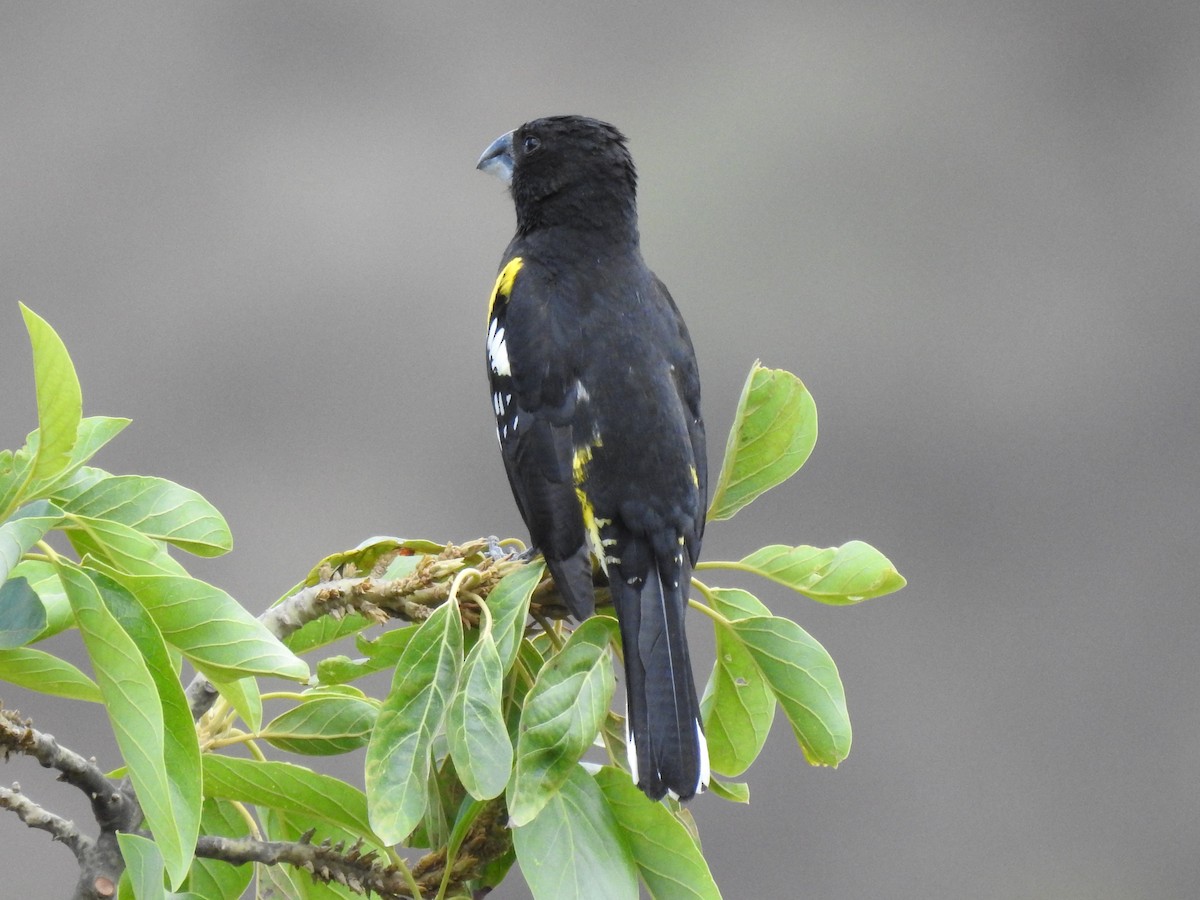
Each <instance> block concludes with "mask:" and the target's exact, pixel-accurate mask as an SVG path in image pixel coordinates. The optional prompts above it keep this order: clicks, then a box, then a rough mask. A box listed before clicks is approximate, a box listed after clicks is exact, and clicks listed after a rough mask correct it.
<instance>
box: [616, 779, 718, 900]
mask: <svg viewBox="0 0 1200 900" xmlns="http://www.w3.org/2000/svg"><path fill="white" fill-rule="evenodd" d="M596 783H597V784H598V785H599V786H600V790H601V791H602V792H603V793H604V798H605V799H606V800H607V801H608V805H609V808H610V809H612V811H613V814H614V816H615V818H616V822H617V826H618V828H620V830H621V832H622V834H623V835H624V837H625V843H626V845H628V847H629V849H630V850H631V851H632V853H633V860H634V862H635V863H636V864H637V867H638V873H639V874H640V875H641V876H642V880H643V881H644V882H646V887H647V888H649V889H650V896H651V897H653V898H654V900H721V892H720V891H719V890H717V883H716V882H715V881H713V877H712V873H711V872H710V871H709V869H708V863H707V862H705V860H704V854H703V853H701V852H700V848H699V847H698V846H697V845H696V842H695V841H694V840H692V836H691V834H690V833H689V832H688V830H687V828H685V827H684V826H683V824H682V823H681V822H680V821H679V820H678V819H676V818H675V817H674V816H673V815H671V813H670V812H669V811H668V810H667V808H666V807H665V806H663V805H662V804H661V803H655V802H654V801H653V800H650V799H648V798H647V797H646V795H645V794H643V793H642V792H641V791H639V790H638V789H637V787H636V786H635V785H634V783H633V781H632V780H631V779H630V777H629V773H627V772H622V771H621V770H620V769H614V768H612V767H611V766H605V767H604V768H602V769H601V770H600V771H599V772H597V773H596Z"/></svg>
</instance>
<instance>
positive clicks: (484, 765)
mask: <svg viewBox="0 0 1200 900" xmlns="http://www.w3.org/2000/svg"><path fill="white" fill-rule="evenodd" d="M513 652H514V655H515V653H516V644H515V642H514V644H513ZM503 688H504V674H503V672H502V671H501V662H500V653H499V651H498V650H497V649H496V642H495V640H494V639H493V638H492V629H491V628H485V629H483V630H482V631H481V632H480V634H479V639H478V640H477V641H476V642H475V646H474V647H472V648H471V652H470V653H468V654H467V660H466V662H465V663H464V664H463V672H462V681H461V683H460V685H459V688H458V691H457V692H455V694H454V696H453V698H452V699H451V701H450V709H449V711H448V713H447V716H446V738H447V740H448V742H449V744H450V755H451V757H452V758H453V759H454V767H455V769H457V771H458V777H459V779H460V780H461V781H462V784H463V787H465V788H466V789H467V792H468V793H470V795H471V796H472V797H474V798H476V799H477V800H490V799H491V798H492V797H497V796H499V795H500V792H501V791H503V790H504V786H505V785H506V784H508V776H509V774H510V773H511V772H512V764H513V747H512V741H510V740H509V738H508V729H507V728H505V726H504V713H503V710H502V708H501V703H502V693H503Z"/></svg>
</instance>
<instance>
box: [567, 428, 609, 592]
mask: <svg viewBox="0 0 1200 900" xmlns="http://www.w3.org/2000/svg"><path fill="white" fill-rule="evenodd" d="M599 446H601V442H600V438H599V437H596V438H595V439H594V440H593V441H592V443H590V444H585V445H584V446H582V447H576V448H575V453H574V455H573V456H572V457H571V474H572V476H573V477H574V480H575V496H576V497H578V498H579V508H580V509H581V510H582V511H583V528H584V531H585V532H586V533H587V541H588V549H590V550H591V551H592V555H593V556H595V557H596V559H597V560H599V561H600V568H602V569H603V570H604V572H605V574H608V557H607V554H606V553H605V552H604V542H603V541H602V540H601V539H600V526H602V525H608V524H610V520H608V519H598V518H596V511H595V509H593V508H592V502H591V501H590V500H589V499H588V496H587V491H586V490H584V482H585V481H586V480H587V465H588V463H590V462H591V461H592V450H593V449H595V448H596V447H599Z"/></svg>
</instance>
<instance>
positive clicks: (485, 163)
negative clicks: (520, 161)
mask: <svg viewBox="0 0 1200 900" xmlns="http://www.w3.org/2000/svg"><path fill="white" fill-rule="evenodd" d="M512 151H513V133H512V132H511V131H510V132H509V133H508V134H502V135H500V137H498V138H496V140H494V141H492V144H491V146H490V147H488V148H487V149H486V150H484V151H483V156H481V157H479V162H478V163H477V164H476V165H475V168H477V169H478V170H479V171H480V172H487V173H488V174H489V175H495V176H496V177H497V178H499V179H500V180H501V181H503V182H504V183H505V184H512V175H513V152H512Z"/></svg>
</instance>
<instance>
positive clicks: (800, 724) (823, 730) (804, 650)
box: [730, 616, 851, 766]
mask: <svg viewBox="0 0 1200 900" xmlns="http://www.w3.org/2000/svg"><path fill="white" fill-rule="evenodd" d="M730 627H731V629H732V631H733V633H734V634H735V635H736V636H737V637H738V639H739V640H741V642H742V643H743V644H744V645H745V647H746V649H747V650H749V651H750V655H751V656H753V657H754V662H755V663H756V664H757V665H758V667H759V669H760V670H761V671H762V673H763V676H764V677H765V678H766V679H767V683H768V684H770V686H771V690H772V691H774V692H775V697H776V699H778V700H779V705H780V706H782V707H783V711H784V713H785V714H786V715H787V717H788V721H789V722H791V725H792V731H793V732H795V734H796V740H797V741H798V742H799V743H800V749H801V750H803V751H804V757H805V759H807V760H808V761H809V763H811V764H812V765H814V766H837V764H838V763H840V762H841V761H842V760H843V759H845V758H846V756H847V755H848V754H849V753H850V737H851V735H850V716H849V714H848V713H847V712H846V693H845V691H844V690H843V688H842V680H841V678H840V677H839V676H838V671H837V666H835V665H834V663H833V659H832V658H831V657H830V656H829V654H828V653H826V652H825V648H824V647H822V646H821V645H820V644H819V643H817V641H816V640H815V639H814V638H812V637H811V636H810V635H809V634H808V632H806V631H805V630H804V629H803V628H801V627H800V626H799V625H797V624H796V623H795V622H793V621H791V620H790V619H783V618H779V617H777V616H752V617H750V618H746V619H739V620H738V621H736V622H733V623H731V626H730Z"/></svg>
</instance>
